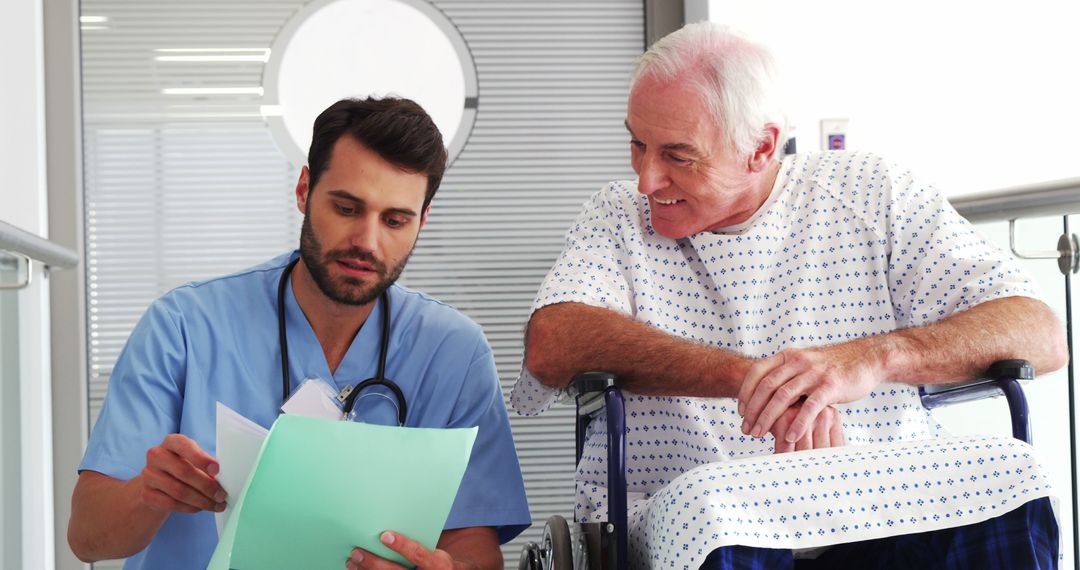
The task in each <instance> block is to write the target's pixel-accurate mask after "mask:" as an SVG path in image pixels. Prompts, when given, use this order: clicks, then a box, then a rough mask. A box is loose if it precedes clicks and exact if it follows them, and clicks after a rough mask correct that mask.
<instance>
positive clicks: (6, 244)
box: [0, 221, 79, 269]
mask: <svg viewBox="0 0 1080 570" xmlns="http://www.w3.org/2000/svg"><path fill="white" fill-rule="evenodd" d="M0 250H5V251H9V252H11V253H16V254H19V255H23V256H26V257H28V258H30V259H33V260H35V261H39V262H41V263H43V264H44V265H45V266H47V267H50V268H53V269H70V268H72V267H75V266H76V265H78V264H79V255H78V254H76V253H75V252H74V251H72V250H70V249H68V248H66V247H64V246H62V245H57V244H55V243H53V242H51V241H49V240H47V239H44V238H42V237H39V236H36V235H34V234H32V233H30V232H28V231H26V230H22V229H19V228H17V227H15V226H13V225H11V224H9V223H7V222H4V221H0Z"/></svg>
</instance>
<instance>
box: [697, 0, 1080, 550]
mask: <svg viewBox="0 0 1080 570" xmlns="http://www.w3.org/2000/svg"><path fill="white" fill-rule="evenodd" d="M709 19H710V20H712V21H715V22H721V23H726V24H729V25H731V26H733V27H735V28H738V29H740V30H743V31H744V32H746V33H747V34H749V35H750V36H751V37H753V38H755V39H757V40H758V41H761V42H762V43H764V44H766V45H768V46H769V47H770V48H771V49H772V50H773V52H774V54H775V56H776V58H777V61H778V63H779V65H780V67H781V70H782V73H783V74H784V77H785V80H786V81H785V83H786V85H787V91H788V93H787V94H788V97H789V99H790V105H789V108H790V110H791V119H792V121H793V124H794V125H795V127H796V131H795V134H796V136H797V141H798V148H799V150H800V151H804V152H805V151H813V150H818V149H819V148H820V141H819V138H820V136H819V121H820V120H821V119H825V118H834V117H841V118H847V119H849V121H850V123H849V129H848V148H849V149H853V148H857V149H861V150H868V151H872V152H875V153H878V154H881V155H883V156H886V157H888V158H890V159H893V160H896V161H899V162H902V163H904V164H906V165H907V166H910V167H911V168H913V169H914V170H915V171H916V172H918V173H920V175H921V176H923V177H925V178H927V179H928V180H930V181H932V182H934V183H935V184H936V185H937V186H938V188H940V189H941V190H942V191H943V192H945V194H946V195H949V196H957V195H961V194H966V193H971V192H976V191H983V190H992V189H998V188H1003V187H1008V186H1015V185H1020V184H1029V183H1035V182H1041V181H1046V180H1055V179H1060V178H1069V177H1075V176H1080V138H1078V136H1080V97H1078V95H1080V75H1078V74H1077V73H1076V71H1075V70H1076V69H1078V68H1080V35H1078V34H1076V24H1077V22H1080V3H1077V2H1061V1H1050V0H1032V1H1030V2H1025V3H1023V4H1018V3H1009V4H1006V3H985V2H974V1H971V0H962V1H954V2H931V1H930V0H911V1H908V2H903V3H900V2H894V3H890V4H882V3H877V2H858V1H855V0H819V1H817V2H811V3H795V2H779V1H777V0H759V1H755V2H747V1H739V2H733V1H724V0H710V3H709ZM1018 228H1019V232H1018V235H1019V236H1020V239H1019V240H1018V242H1019V246H1020V248H1021V249H1026V250H1053V249H1055V248H1056V243H1057V236H1058V235H1059V234H1060V233H1061V230H1062V219H1061V217H1057V218H1043V219H1038V220H1021V222H1020V223H1019V226H1018ZM979 229H980V231H981V232H983V234H984V235H985V236H987V237H988V238H989V239H990V240H991V241H994V242H995V243H997V244H998V245H999V246H1000V247H1002V248H1007V247H1008V225H1007V223H1005V222H1000V223H993V224H984V225H981V226H980V227H979ZM1073 231H1074V232H1075V231H1076V229H1075V226H1074V228H1073ZM1025 265H1026V266H1027V268H1028V270H1029V271H1030V272H1031V273H1032V274H1033V275H1034V276H1035V278H1036V280H1037V281H1038V282H1039V284H1040V286H1041V287H1042V289H1043V292H1044V295H1045V298H1046V300H1047V302H1048V303H1049V304H1050V305H1051V307H1052V308H1054V310H1055V311H1056V312H1057V313H1058V314H1059V315H1061V316H1062V317H1063V316H1064V313H1065V306H1064V283H1063V281H1064V280H1063V278H1062V276H1061V274H1060V273H1059V272H1058V270H1057V267H1056V264H1055V263H1054V261H1052V260H1047V261H1028V262H1025ZM1066 382H1067V377H1066V374H1065V373H1064V372H1059V373H1056V374H1052V375H1047V376H1042V377H1040V378H1038V379H1037V380H1036V381H1035V382H1034V383H1033V384H1031V385H1029V386H1028V387H1027V389H1026V392H1027V396H1028V399H1029V403H1030V404H1031V408H1032V429H1033V434H1034V438H1035V444H1036V447H1037V449H1039V451H1040V452H1041V459H1042V461H1043V463H1044V465H1045V466H1046V467H1047V469H1048V470H1049V472H1050V474H1051V476H1052V477H1053V480H1054V482H1055V484H1056V486H1057V489H1058V493H1059V498H1060V500H1061V503H1060V505H1061V509H1060V511H1059V512H1060V514H1061V515H1062V516H1061V522H1062V529H1061V530H1062V536H1063V545H1064V547H1065V551H1066V554H1065V560H1063V566H1062V567H1065V568H1068V567H1072V561H1073V552H1072V532H1073V531H1072V521H1071V516H1070V510H1071V501H1072V493H1073V491H1074V490H1073V489H1071V484H1070V478H1071V475H1070V454H1069V439H1068V435H1069V431H1070V429H1073V430H1075V426H1073V427H1070V426H1069V421H1068V391H1067V386H1066ZM1006 410H1007V408H1006V406H1005V402H1004V401H1003V399H997V400H992V401H984V402H978V403H975V404H969V405H966V406H961V407H957V408H955V409H948V410H945V411H940V412H937V413H935V415H936V416H937V417H938V418H939V420H941V421H942V422H943V423H944V424H945V425H946V426H947V427H948V428H949V429H950V430H951V431H953V432H954V433H979V432H982V433H987V432H989V433H995V434H998V435H1008V434H1009V433H1010V430H1009V424H1008V420H1007V417H1008V416H1007V411H1006Z"/></svg>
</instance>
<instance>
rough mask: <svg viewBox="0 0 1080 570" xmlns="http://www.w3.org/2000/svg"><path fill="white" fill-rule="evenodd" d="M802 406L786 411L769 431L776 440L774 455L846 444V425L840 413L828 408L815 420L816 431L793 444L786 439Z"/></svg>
mask: <svg viewBox="0 0 1080 570" xmlns="http://www.w3.org/2000/svg"><path fill="white" fill-rule="evenodd" d="M801 409H802V405H801V404H796V405H794V406H791V407H790V408H788V409H786V410H784V413H782V414H780V417H779V418H778V419H777V420H776V423H774V424H773V427H772V429H771V430H769V431H770V432H771V433H772V434H773V437H774V438H776V447H774V448H773V453H787V452H789V451H803V450H805V449H825V448H826V447H840V446H842V445H844V444H845V443H846V440H845V438H844V424H843V422H842V421H841V420H840V412H838V411H836V408H833V407H832V406H827V407H826V408H825V409H824V410H822V411H821V413H820V414H818V415H817V417H816V418H814V429H812V430H810V431H809V432H807V433H806V435H804V436H803V437H801V438H799V440H798V441H796V442H794V443H791V442H788V441H785V439H784V437H785V436H786V435H787V432H788V430H789V429H790V428H791V422H793V421H795V417H796V416H798V415H799V411H800V410H801Z"/></svg>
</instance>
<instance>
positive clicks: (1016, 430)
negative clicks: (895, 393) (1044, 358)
mask: <svg viewBox="0 0 1080 570" xmlns="http://www.w3.org/2000/svg"><path fill="white" fill-rule="evenodd" d="M1034 377H1035V369H1034V368H1032V366H1031V364H1030V363H1029V362H1028V361H1026V360H999V361H997V362H995V363H993V364H991V365H990V368H989V369H987V371H986V374H985V375H984V376H983V377H982V378H979V379H977V380H973V381H971V382H964V383H959V384H939V385H927V386H920V387H919V396H920V397H921V399H922V404H923V406H924V407H925V408H926V409H928V410H932V409H934V408H940V407H942V406H950V405H952V404H959V403H963V402H971V401H974V400H981V399H983V398H991V397H996V396H1000V395H1004V396H1005V399H1006V401H1007V402H1008V404H1009V413H1010V415H1011V416H1012V426H1013V437H1015V438H1017V439H1020V440H1023V441H1026V442H1028V443H1031V435H1030V430H1029V427H1028V407H1027V399H1026V398H1025V397H1024V390H1023V388H1022V387H1021V385H1020V382H1019V381H1020V380H1031V379H1032V378H1034Z"/></svg>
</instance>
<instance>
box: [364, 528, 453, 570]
mask: <svg viewBox="0 0 1080 570" xmlns="http://www.w3.org/2000/svg"><path fill="white" fill-rule="evenodd" d="M379 540H381V541H382V543H383V544H385V545H386V546H387V548H389V549H390V550H393V551H394V552H397V553H398V554H400V555H401V556H402V557H403V558H405V559H406V560H408V561H409V562H412V563H413V564H415V565H416V567H417V568H418V569H419V570H453V569H454V568H456V566H455V565H454V559H453V558H451V557H450V554H449V553H447V552H446V551H444V550H438V549H436V550H428V549H427V548H424V546H423V545H422V544H420V543H419V542H416V541H415V540H412V539H411V538H407V537H406V536H404V535H402V534H400V533H396V532H391V531H386V532H384V533H382V534H381V535H379ZM345 567H346V568H348V569H349V570H361V569H367V570H405V567H404V566H402V565H400V564H396V563H394V562H390V561H389V560H385V559H383V558H379V557H378V556H375V555H374V554H372V553H370V552H368V551H366V550H364V549H362V548H355V549H353V551H352V555H351V556H349V559H348V560H347V561H346V562H345Z"/></svg>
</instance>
